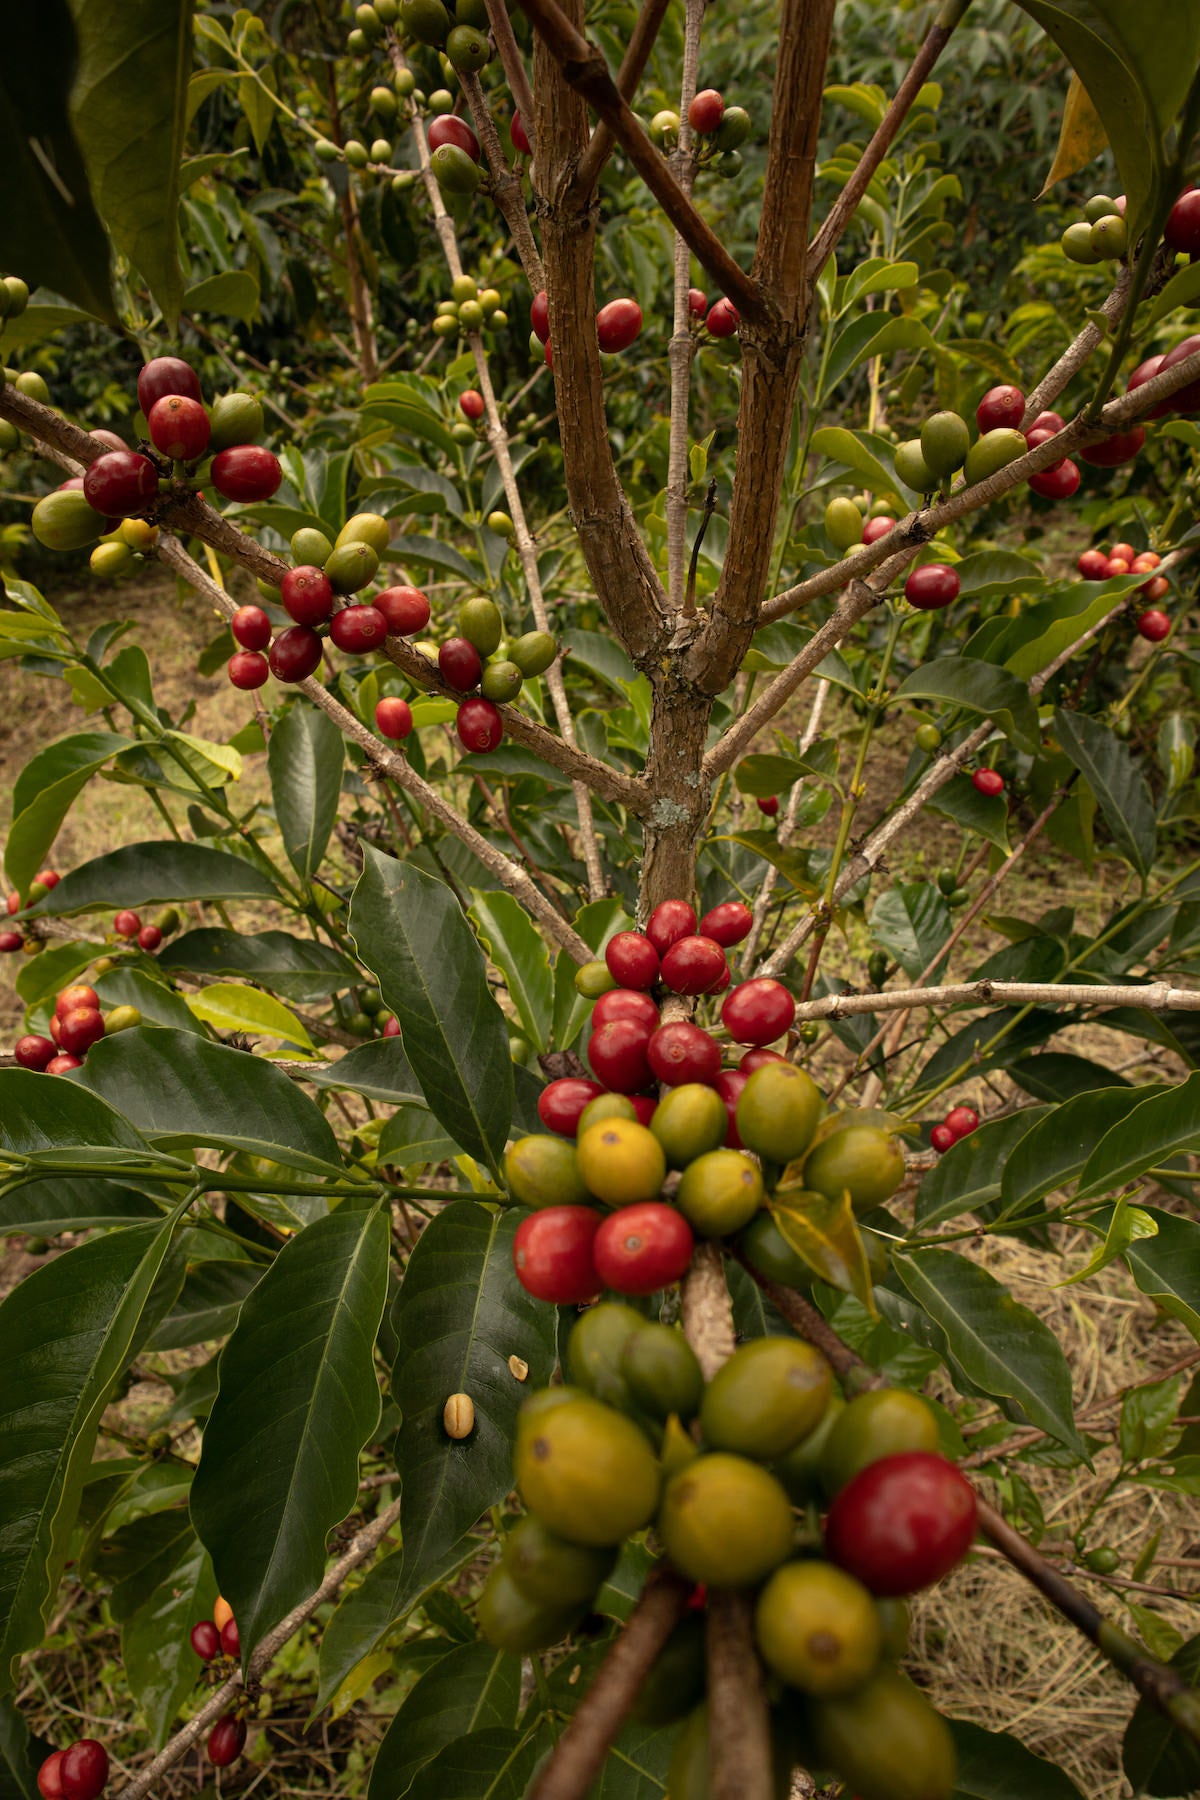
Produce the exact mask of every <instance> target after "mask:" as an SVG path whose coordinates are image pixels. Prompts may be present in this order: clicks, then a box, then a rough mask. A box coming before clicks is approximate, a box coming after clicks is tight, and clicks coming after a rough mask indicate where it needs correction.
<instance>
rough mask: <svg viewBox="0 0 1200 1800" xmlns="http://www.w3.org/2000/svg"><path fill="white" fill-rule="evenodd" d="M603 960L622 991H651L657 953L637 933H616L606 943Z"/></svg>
mask: <svg viewBox="0 0 1200 1800" xmlns="http://www.w3.org/2000/svg"><path fill="white" fill-rule="evenodd" d="M604 960H605V962H606V963H607V964H608V972H609V974H610V975H611V976H612V978H613V980H614V981H616V982H619V983H620V985H621V987H623V988H642V989H645V988H651V987H653V986H654V983H655V982H656V981H657V980H658V974H659V958H658V951H657V950H656V949H655V948H654V945H653V944H652V943H651V942H650V939H649V938H648V937H646V936H645V935H644V934H643V933H642V932H640V931H619V932H618V933H617V935H616V936H615V937H614V938H611V939H610V940H609V943H608V946H607V948H606V949H605V952H604Z"/></svg>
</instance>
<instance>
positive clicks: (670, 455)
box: [593, 0, 705, 611]
mask: <svg viewBox="0 0 1200 1800" xmlns="http://www.w3.org/2000/svg"><path fill="white" fill-rule="evenodd" d="M704 11H705V0H687V4H686V11H685V15H684V27H683V73H682V75H681V77H680V83H679V148H678V150H677V151H676V153H675V158H674V162H675V171H676V174H677V176H678V179H679V185H680V187H681V188H682V189H683V190H684V192H685V193H686V194H690V193H691V191H692V182H693V180H694V178H695V172H696V163H695V158H694V157H693V155H692V128H691V125H690V124H689V123H688V108H689V107H690V105H691V103H692V101H693V99H694V98H695V94H696V79H697V70H698V68H699V64H700V28H701V26H702V24H703V23H704ZM594 141H595V140H594V139H593V142H594ZM674 263H675V282H674V301H673V311H674V320H673V328H672V332H671V342H670V346H669V347H668V350H667V361H668V363H669V365H670V370H671V425H670V438H669V443H668V448H667V493H666V514H667V594H668V597H669V599H670V602H671V606H672V607H673V608H674V609H675V610H676V611H678V610H679V609H680V608H681V607H682V606H683V603H684V599H683V595H684V587H683V571H684V564H685V561H686V558H687V511H688V506H687V497H688V486H689V484H690V481H691V470H690V468H689V466H688V414H689V403H690V399H691V371H692V357H693V356H694V355H695V353H696V338H695V333H694V332H693V330H692V309H691V305H690V303H689V299H688V294H689V290H690V287H691V278H692V258H691V252H690V251H689V249H688V247H687V244H686V243H685V242H684V240H683V238H681V237H680V235H679V233H678V232H676V233H675V238H674Z"/></svg>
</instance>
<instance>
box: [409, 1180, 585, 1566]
mask: <svg viewBox="0 0 1200 1800" xmlns="http://www.w3.org/2000/svg"><path fill="white" fill-rule="evenodd" d="M520 1216H521V1215H520V1212H519V1210H518V1209H511V1210H509V1211H507V1212H505V1213H503V1214H501V1213H496V1212H491V1211H488V1210H487V1209H486V1208H484V1207H483V1206H480V1205H478V1204H477V1203H476V1202H475V1201H472V1200H460V1201H455V1202H453V1203H452V1204H451V1205H450V1206H447V1207H446V1208H445V1209H444V1211H442V1212H440V1213H439V1214H438V1215H437V1217H436V1218H435V1219H434V1220H433V1221H432V1223H431V1224H430V1225H428V1226H426V1228H425V1230H424V1231H423V1232H422V1233H421V1236H420V1237H419V1238H418V1240H417V1244H416V1248H415V1249H414V1251H413V1253H412V1255H411V1257H410V1258H409V1261H408V1266H407V1268H406V1269H405V1272H404V1281H403V1284H402V1286H401V1289H400V1292H399V1294H398V1296H397V1298H396V1302H395V1305H394V1307H393V1309H392V1327H393V1330H394V1332H395V1335H396V1340H397V1350H396V1360H395V1366H394V1368H393V1371H392V1393H393V1396H394V1398H395V1400H396V1404H397V1405H398V1406H399V1408H400V1410H401V1412H402V1414H403V1416H404V1423H403V1426H402V1427H401V1431H400V1439H399V1445H398V1449H397V1467H398V1469H399V1470H400V1475H401V1479H402V1482H403V1486H402V1489H401V1499H402V1505H403V1511H402V1513H401V1530H402V1533H403V1538H404V1552H405V1556H406V1557H407V1558H408V1561H407V1563H406V1564H405V1579H406V1580H408V1581H412V1582H418V1581H421V1580H422V1579H423V1578H424V1571H426V1570H427V1569H428V1568H429V1567H430V1566H431V1565H433V1564H434V1563H436V1562H437V1561H438V1560H439V1559H440V1558H441V1557H443V1556H444V1555H445V1553H446V1551H447V1550H448V1549H449V1548H450V1546H451V1545H453V1544H455V1543H457V1542H458V1540H459V1538H461V1537H462V1535H463V1533H464V1532H465V1531H467V1530H468V1529H469V1528H470V1527H471V1526H472V1525H473V1524H474V1523H475V1521H476V1520H477V1519H478V1518H479V1517H480V1515H481V1514H482V1513H485V1512H486V1511H487V1509H488V1507H489V1506H495V1505H496V1504H497V1503H498V1502H499V1501H500V1500H502V1499H503V1498H504V1496H505V1494H507V1492H508V1491H509V1488H510V1487H511V1486H512V1461H511V1451H510V1446H511V1444H512V1441H513V1434H514V1432H515V1429H516V1418H517V1411H518V1409H519V1407H520V1405H521V1402H522V1401H523V1400H524V1399H525V1397H526V1395H527V1394H530V1393H532V1392H533V1390H534V1389H535V1388H537V1387H540V1386H543V1385H544V1384H545V1382H546V1381H548V1380H549V1378H550V1373H551V1370H552V1369H553V1367H554V1360H555V1335H556V1319H555V1314H554V1311H553V1308H551V1307H547V1306H540V1305H538V1303H537V1302H536V1301H532V1300H531V1299H530V1298H529V1296H528V1295H527V1294H526V1293H525V1290H524V1289H523V1288H522V1287H521V1285H520V1283H519V1282H518V1280H517V1277H516V1273H515V1271H514V1269H513V1263H512V1242H513V1237H514V1235H515V1233H516V1229H517V1225H518V1223H519V1221H520ZM511 1356H517V1357H520V1358H521V1360H522V1361H523V1362H526V1363H528V1365H529V1376H528V1380H527V1381H524V1382H522V1381H518V1380H517V1379H516V1377H515V1376H514V1375H513V1373H512V1371H511V1370H510V1369H509V1366H508V1361H509V1358H510V1357H511ZM459 1393H463V1394H469V1395H470V1396H471V1399H472V1401H473V1402H474V1405H475V1429H474V1430H473V1431H472V1433H471V1435H470V1437H468V1438H464V1439H462V1440H461V1441H455V1440H453V1439H451V1438H448V1437H447V1436H446V1433H445V1431H444V1429H443V1426H442V1409H443V1407H444V1406H445V1404H446V1398H447V1396H448V1395H450V1394H459Z"/></svg>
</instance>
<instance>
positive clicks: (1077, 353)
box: [1021, 264, 1133, 431]
mask: <svg viewBox="0 0 1200 1800" xmlns="http://www.w3.org/2000/svg"><path fill="white" fill-rule="evenodd" d="M1132 283H1133V270H1132V269H1131V268H1130V267H1129V266H1128V265H1127V264H1122V265H1121V268H1120V270H1119V272H1118V274H1117V279H1116V281H1115V282H1114V283H1113V290H1112V293H1111V294H1109V296H1108V298H1107V299H1106V300H1105V301H1104V302H1103V304H1102V305H1101V307H1100V311H1101V312H1102V313H1103V314H1104V317H1105V318H1106V319H1107V320H1108V323H1109V325H1110V326H1113V325H1115V324H1116V323H1117V320H1118V319H1119V318H1120V317H1121V315H1122V313H1123V312H1124V311H1125V303H1126V301H1127V300H1128V298H1129V290H1130V287H1131V285H1132ZM1103 342H1104V332H1103V331H1102V330H1101V329H1100V327H1099V325H1095V324H1093V323H1092V321H1091V320H1090V319H1089V320H1088V322H1087V324H1086V325H1085V326H1084V327H1083V330H1082V331H1081V332H1079V333H1078V335H1077V336H1076V337H1075V338H1074V339H1072V341H1071V343H1070V344H1068V346H1067V348H1066V349H1065V350H1064V351H1063V353H1062V355H1061V356H1060V357H1059V359H1058V361H1057V362H1056V363H1054V364H1053V365H1052V367H1051V368H1049V369H1048V370H1047V371H1046V373H1045V375H1043V376H1042V379H1041V380H1040V381H1039V382H1038V384H1037V386H1036V387H1035V388H1034V390H1033V392H1032V393H1031V394H1030V395H1028V396H1027V398H1026V401H1025V414H1024V417H1023V418H1022V420H1021V429H1022V430H1023V431H1028V430H1029V427H1030V426H1031V425H1032V424H1033V421H1034V420H1035V419H1036V418H1037V416H1038V414H1039V413H1042V412H1045V411H1046V409H1047V407H1049V406H1053V404H1054V402H1055V401H1056V400H1057V399H1058V396H1059V395H1060V394H1061V393H1062V391H1063V389H1064V388H1065V387H1066V385H1067V383H1068V382H1069V381H1071V380H1072V378H1073V377H1074V376H1076V375H1078V373H1079V371H1080V369H1082V367H1083V365H1084V363H1086V362H1087V360H1088V358H1089V357H1090V356H1091V355H1092V354H1093V353H1094V351H1096V350H1097V349H1098V348H1099V346H1100V345H1101V344H1102V343H1103Z"/></svg>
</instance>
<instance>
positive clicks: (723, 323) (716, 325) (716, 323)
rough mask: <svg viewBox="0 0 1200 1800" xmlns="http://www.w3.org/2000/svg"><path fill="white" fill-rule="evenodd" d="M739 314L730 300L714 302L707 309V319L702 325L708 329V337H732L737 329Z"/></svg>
mask: <svg viewBox="0 0 1200 1800" xmlns="http://www.w3.org/2000/svg"><path fill="white" fill-rule="evenodd" d="M740 317H741V315H740V313H739V312H738V309H737V307H736V306H735V305H734V304H733V301H732V300H726V299H721V300H714V301H713V303H712V305H711V306H710V307H709V309H708V317H707V318H706V319H705V321H704V323H705V324H706V325H707V327H708V332H709V336H710V337H715V338H728V337H732V336H733V334H734V332H735V331H736V330H737V328H738V322H739V320H740Z"/></svg>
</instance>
